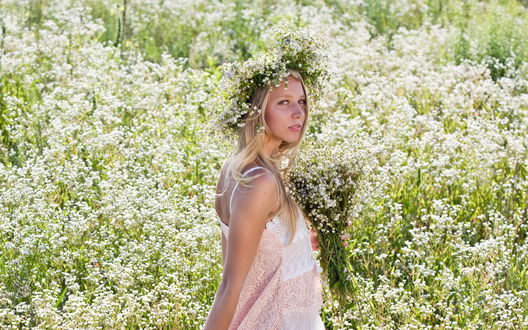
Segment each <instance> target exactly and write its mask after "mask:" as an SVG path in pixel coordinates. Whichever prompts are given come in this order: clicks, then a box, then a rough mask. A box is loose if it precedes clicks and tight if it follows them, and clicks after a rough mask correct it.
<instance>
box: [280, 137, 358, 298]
mask: <svg viewBox="0 0 528 330" xmlns="http://www.w3.org/2000/svg"><path fill="white" fill-rule="evenodd" d="M345 144H346V143H338V144H328V143H324V144H323V143H320V144H319V145H318V144H317V143H316V142H313V141H312V142H307V145H306V146H305V147H304V149H303V151H302V152H301V153H299V155H298V156H297V158H296V160H295V163H294V164H293V166H292V167H291V168H290V169H289V170H288V171H287V172H286V173H285V183H286V187H287V189H288V191H289V193H290V194H291V196H292V197H293V198H294V199H295V200H296V202H297V203H298V204H299V206H300V207H301V208H302V209H303V210H304V213H305V215H306V217H307V218H308V220H309V222H310V223H311V225H312V227H313V229H314V230H315V231H316V232H317V234H318V237H319V247H320V248H319V261H320V264H321V266H322V268H323V275H326V278H327V280H328V284H329V287H330V290H331V292H332V294H333V295H334V297H336V298H337V299H338V300H339V301H340V302H341V303H343V302H347V300H349V299H350V298H354V297H355V294H356V293H357V289H358V286H357V284H356V281H355V278H354V276H353V274H352V269H351V263H350V260H349V255H348V253H347V246H348V239H349V237H350V236H349V233H348V231H349V230H351V225H352V221H351V220H350V215H351V212H352V209H353V207H354V205H355V200H356V198H357V197H358V196H359V195H360V194H359V193H358V190H359V188H360V186H361V180H363V179H365V178H366V175H365V172H364V171H363V169H362V164H363V162H362V161H361V156H360V155H361V153H357V152H354V150H351V149H349V148H348V147H350V146H348V147H347V146H346V145H345Z"/></svg>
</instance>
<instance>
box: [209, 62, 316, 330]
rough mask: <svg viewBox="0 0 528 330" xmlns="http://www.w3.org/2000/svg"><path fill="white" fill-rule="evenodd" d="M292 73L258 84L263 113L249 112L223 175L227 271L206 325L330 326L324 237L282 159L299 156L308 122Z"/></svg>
mask: <svg viewBox="0 0 528 330" xmlns="http://www.w3.org/2000/svg"><path fill="white" fill-rule="evenodd" d="M290 73H291V74H290V76H288V88H286V82H285V80H284V79H283V80H282V82H281V84H280V85H279V86H278V87H277V86H273V87H269V85H264V86H259V87H257V88H256V90H255V91H254V93H253V95H252V97H251V100H250V103H251V108H252V109H262V110H263V111H260V112H258V111H255V112H254V113H255V115H253V116H250V115H246V116H244V118H243V119H244V121H245V125H244V126H243V127H241V128H240V129H239V130H238V132H237V133H238V149H237V151H236V153H235V154H234V156H233V157H231V159H229V160H228V161H227V162H226V164H224V166H223V168H222V171H221V174H220V178H219V182H218V185H217V197H216V200H215V209H216V212H217V214H218V220H219V222H220V225H221V228H222V264H223V269H224V272H223V275H222V281H221V284H220V287H219V288H218V291H217V293H216V296H215V299H214V302H213V305H212V308H211V311H210V313H209V316H208V319H207V323H206V325H205V329H207V330H209V329H303V330H306V329H324V325H323V322H322V320H321V318H320V315H319V313H320V309H321V306H322V292H321V281H320V276H319V275H320V272H321V270H320V268H319V266H318V264H317V263H316V260H315V258H314V257H313V255H312V250H315V249H317V247H318V243H317V239H316V237H315V233H314V232H312V231H309V230H308V228H307V225H306V223H305V218H304V215H303V213H302V211H301V209H300V208H299V207H298V205H297V204H296V203H295V201H294V200H293V199H292V198H291V197H290V196H289V195H288V193H287V191H286V190H285V186H284V184H283V181H282V179H281V173H280V170H279V161H281V160H282V159H284V158H287V159H290V160H293V159H294V157H295V154H296V153H297V150H298V148H299V144H300V143H301V140H302V138H303V136H304V133H305V131H306V127H307V123H308V99H307V97H308V95H307V93H306V88H305V85H304V83H303V77H302V76H301V74H300V73H299V72H298V71H295V70H292V71H290ZM259 128H260V129H259ZM220 192H222V193H220ZM292 233H295V234H294V235H292Z"/></svg>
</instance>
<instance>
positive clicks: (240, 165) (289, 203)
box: [219, 70, 310, 244]
mask: <svg viewBox="0 0 528 330" xmlns="http://www.w3.org/2000/svg"><path fill="white" fill-rule="evenodd" d="M290 76H292V77H294V78H297V79H298V80H299V81H300V82H301V85H302V88H303V91H304V94H305V97H306V108H305V109H306V116H305V118H304V123H303V126H302V131H301V137H300V138H299V140H298V141H297V142H293V143H288V142H285V141H282V143H281V144H280V146H279V148H278V150H277V152H276V153H275V155H273V156H272V157H271V158H270V157H267V156H266V155H265V154H264V153H263V148H262V147H263V144H264V138H265V136H264V134H258V127H260V126H263V127H264V129H265V132H266V134H271V131H270V129H269V127H268V125H267V123H266V120H265V116H264V115H265V112H266V107H267V104H268V101H269V97H270V91H271V88H270V86H271V85H265V86H259V87H258V88H257V89H256V90H255V92H254V93H253V95H252V97H251V99H250V103H251V108H250V109H253V107H256V108H257V109H262V111H260V113H257V114H256V115H254V116H250V115H249V114H246V115H245V116H246V118H245V123H246V124H245V125H244V126H243V127H241V128H240V129H239V130H238V147H237V150H236V152H235V153H234V154H232V155H231V157H230V158H229V159H228V160H227V161H226V164H225V165H227V169H226V175H225V178H224V187H225V189H224V191H223V192H222V193H221V194H219V195H223V194H224V193H225V191H226V190H227V186H228V184H227V183H228V178H229V177H231V178H233V179H234V180H235V181H236V182H239V183H240V184H241V185H243V186H245V187H248V186H251V185H249V183H251V182H252V181H253V180H254V179H255V178H257V177H259V176H260V175H261V174H257V175H253V176H247V177H245V176H243V175H242V174H243V170H244V169H245V168H246V167H247V166H248V165H249V164H251V163H252V162H256V163H257V164H258V165H259V166H262V167H264V168H266V169H268V170H269V171H270V172H271V173H273V175H274V176H275V179H276V182H277V187H278V190H279V207H278V208H277V209H276V210H274V211H273V212H272V213H271V217H274V216H276V215H277V214H279V215H280V216H281V218H282V219H284V220H286V221H287V222H288V223H289V228H290V233H292V234H291V235H290V240H289V241H288V244H289V243H291V241H292V240H293V237H294V236H295V232H296V231H297V219H298V217H299V216H300V215H301V214H299V213H298V211H300V208H299V206H298V204H297V203H296V202H295V200H294V199H293V198H292V197H291V196H290V195H289V194H288V193H287V192H286V189H285V185H284V182H283V180H282V174H281V173H283V172H285V171H287V170H288V169H289V168H290V167H291V166H292V165H293V164H294V161H295V156H296V155H297V153H298V151H299V147H300V144H301V142H302V140H303V137H304V134H305V131H306V128H307V127H308V114H309V107H310V102H309V98H308V97H309V95H308V94H307V92H306V88H305V86H304V82H303V79H302V76H301V74H300V73H299V72H298V71H295V70H292V71H291V73H290ZM284 160H286V162H284ZM284 163H286V165H285V166H284V167H281V166H283V164H284ZM301 212H302V211H301Z"/></svg>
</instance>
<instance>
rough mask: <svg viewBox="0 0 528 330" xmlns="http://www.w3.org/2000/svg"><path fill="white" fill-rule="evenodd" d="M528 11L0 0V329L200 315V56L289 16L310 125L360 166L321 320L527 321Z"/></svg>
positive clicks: (225, 149) (208, 272)
mask: <svg viewBox="0 0 528 330" xmlns="http://www.w3.org/2000/svg"><path fill="white" fill-rule="evenodd" d="M527 6H528V3H527V2H526V1H524V0H501V1H499V0H486V1H478V0H466V1H463V2H458V1H442V0H429V1H421V0H394V1H385V0H364V1H352V0H336V1H322V0H321V1H284V0H279V1H273V2H270V1H260V0H257V1H251V2H250V1H229V0H228V1H215V0H198V1H190V0H185V1H161V0H160V1H157V0H150V1H130V0H129V1H113V0H87V1H73V0H62V1H58V0H55V1H53V0H16V1H15V0H3V1H0V327H1V328H3V329H4V328H5V329H19V328H22V329H26V328H42V329H72V328H176V329H197V328H200V326H201V325H202V324H203V323H204V321H205V318H206V317H207V313H208V312H209V309H210V306H211V304H212V301H213V298H214V294H215V292H216V289H217V287H218V285H219V281H220V273H221V272H222V269H221V263H220V260H221V246H220V228H219V225H218V222H217V220H216V217H215V211H214V203H213V202H214V201H213V198H214V192H215V184H216V180H217V176H218V172H219V169H220V166H221V164H222V162H223V161H224V160H225V159H226V158H227V157H228V155H229V153H230V152H232V148H233V144H231V143H230V142H229V141H226V140H224V139H220V138H219V136H218V134H211V132H210V131H209V130H208V129H207V127H208V124H209V123H210V122H211V120H212V118H213V116H214V115H215V109H214V107H213V106H212V105H214V102H212V101H211V97H210V96H211V95H213V94H214V91H215V90H216V89H217V87H218V83H219V81H220V78H221V74H220V72H219V69H218V68H219V65H220V64H222V63H225V62H228V61H233V60H244V59H247V58H249V57H250V56H251V54H253V53H255V52H256V51H258V50H260V49H262V48H263V46H264V45H263V44H262V38H261V35H263V34H265V32H266V31H267V30H268V29H269V28H270V27H273V26H275V25H285V26H287V25H294V26H304V27H308V28H309V29H310V31H311V32H313V33H315V34H317V35H318V36H320V37H321V38H323V39H325V40H326V41H327V43H328V49H327V51H328V56H329V57H330V59H331V61H330V64H331V65H330V69H331V70H332V72H333V78H332V80H331V81H330V82H329V86H328V89H327V90H328V92H327V94H326V95H325V97H324V98H323V99H322V101H321V103H320V104H319V106H318V108H317V109H314V112H313V113H312V121H311V127H310V129H309V132H308V135H309V136H310V137H317V138H319V139H322V140H325V139H326V138H328V139H331V138H335V137H339V139H341V140H342V141H354V143H353V144H348V146H353V147H350V148H348V150H349V152H351V153H354V152H358V153H361V154H362V155H364V154H367V155H369V156H370V158H369V160H370V162H369V164H370V165H369V166H371V167H372V172H373V173H374V174H373V175H372V176H371V179H370V181H369V182H368V183H365V185H368V187H366V188H369V189H366V191H371V193H370V194H368V195H366V196H365V197H366V198H363V199H361V201H360V203H359V204H358V205H357V206H356V207H355V208H354V212H353V214H352V215H351V217H352V218H351V221H352V224H351V225H350V226H347V227H346V230H347V232H346V234H347V235H345V236H343V237H344V238H345V241H347V242H346V243H348V244H347V250H346V251H347V253H348V255H349V260H350V264H351V265H352V269H353V273H354V274H353V275H354V278H355V279H356V281H357V283H358V285H359V286H360V287H361V295H358V296H357V297H355V300H354V302H353V303H351V304H349V305H346V306H344V307H343V306H340V305H338V304H337V302H336V301H334V300H333V299H332V296H331V295H330V294H329V291H328V290H327V289H326V288H325V305H324V307H323V311H322V318H323V320H324V322H325V324H326V326H327V328H329V329H350V328H364V329H370V328H376V329H378V328H383V329H391V328H399V329H411V328H412V329H416V328H420V329H421V328H442V329H459V328H463V329H482V328H501V329H503V328H504V329H519V328H528V312H527V311H528V271H527V269H528V267H527V265H528V242H527V240H526V236H527V231H528V223H527V220H528V178H527V170H528V150H527V148H528V134H527V133H526V132H528V64H527V63H528V61H527V60H528V38H526V35H528V12H527ZM213 101H214V100H213ZM354 148H357V150H355V149H354ZM325 161H329V162H330V161H331V159H325ZM370 188H375V189H370Z"/></svg>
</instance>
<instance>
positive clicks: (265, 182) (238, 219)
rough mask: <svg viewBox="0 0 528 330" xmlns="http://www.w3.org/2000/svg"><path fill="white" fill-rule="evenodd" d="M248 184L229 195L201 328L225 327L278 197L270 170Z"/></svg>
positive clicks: (231, 317)
mask: <svg viewBox="0 0 528 330" xmlns="http://www.w3.org/2000/svg"><path fill="white" fill-rule="evenodd" d="M252 185H253V188H249V189H247V190H246V191H243V190H242V189H239V190H237V191H236V192H235V197H234V198H233V201H234V204H233V212H232V214H231V218H230V220H229V239H228V240H227V251H226V256H225V262H224V272H223V275H222V281H221V283H220V287H219V288H218V291H217V292H216V295H215V299H214V302H213V305H212V307H211V311H210V312H209V316H208V318H207V322H206V324H205V329H204V330H211V329H215V330H216V329H227V328H228V327H229V324H230V323H231V320H232V319H233V315H234V313H235V309H236V306H237V303H238V299H239V297H240V293H241V291H242V286H243V284H244V281H245V280H246V276H247V274H248V273H249V270H250V268H251V265H252V264H253V260H254V259H255V255H256V254H257V249H258V245H259V243H260V238H261V236H262V232H263V231H264V228H265V225H266V221H267V220H268V215H269V214H270V213H271V212H270V211H271V210H272V207H273V206H274V205H276V203H277V201H278V190H277V186H276V183H275V178H274V176H273V174H271V173H269V172H266V173H264V174H263V175H261V176H259V177H258V178H256V179H255V180H254V181H253V182H252Z"/></svg>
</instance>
